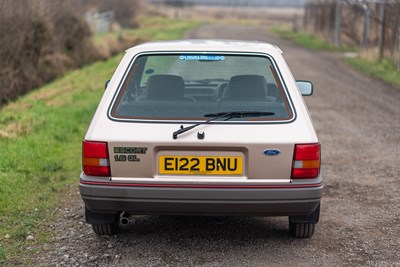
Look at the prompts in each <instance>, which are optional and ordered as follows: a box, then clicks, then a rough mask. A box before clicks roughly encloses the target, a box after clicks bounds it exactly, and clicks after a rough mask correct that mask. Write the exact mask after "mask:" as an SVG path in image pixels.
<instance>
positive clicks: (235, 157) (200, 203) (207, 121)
mask: <svg viewBox="0 0 400 267" xmlns="http://www.w3.org/2000/svg"><path fill="white" fill-rule="evenodd" d="M312 92H313V86H312V83H311V82H308V81H296V80H295V79H294V78H293V75H292V74H291V72H290V70H289V67H288V65H287V64H286V63H285V60H284V58H283V57H282V51H281V50H280V49H279V48H278V47H276V46H274V45H271V44H267V43H261V42H249V41H246V42H245V41H233V40H182V41H164V42H151V43H144V44H141V45H138V46H135V47H133V48H131V49H129V50H127V52H126V54H125V56H124V57H123V59H122V61H121V62H120V64H119V66H118V67H117V69H116V71H115V73H114V75H113V77H112V78H111V80H110V81H109V82H108V83H107V85H106V90H105V92H104V95H103V97H102V99H101V101H100V104H99V105H98V108H97V111H96V112H95V115H94V117H93V119H92V122H91V124H90V126H89V129H88V131H87V133H86V135H85V137H84V141H83V153H82V158H83V159H82V161H83V172H82V174H81V176H80V184H79V188H80V194H81V197H82V199H83V201H84V203H85V217H86V222H87V223H89V224H91V225H92V227H93V230H94V232H95V233H96V234H98V235H113V234H116V233H117V232H118V231H119V230H120V229H121V228H123V226H126V225H128V224H129V220H130V217H132V216H133V215H152V214H156V215H163V214H165V215H199V216H201V215H206V216H229V215H234V216H242V215H243V216H287V217H288V221H289V223H288V229H289V233H290V234H291V235H292V236H294V237H298V238H309V237H311V236H312V235H313V233H314V230H315V225H316V223H318V221H319V213H320V201H321V197H322V191H323V183H322V176H321V174H320V161H321V158H320V154H321V153H320V143H319V141H318V138H317V135H316V132H315V130H314V127H313V125H312V121H311V119H310V115H309V113H308V110H307V107H306V105H305V102H304V100H303V96H307V95H311V94H312Z"/></svg>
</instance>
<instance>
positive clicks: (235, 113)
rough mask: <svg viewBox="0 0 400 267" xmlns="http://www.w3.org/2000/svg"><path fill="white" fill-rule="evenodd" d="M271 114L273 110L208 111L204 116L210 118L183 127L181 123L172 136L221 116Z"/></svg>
mask: <svg viewBox="0 0 400 267" xmlns="http://www.w3.org/2000/svg"><path fill="white" fill-rule="evenodd" d="M273 115H275V113H274V112H264V111H228V112H218V113H208V114H204V117H206V118H211V119H208V120H206V121H202V122H199V123H196V124H193V125H190V126H187V127H183V125H181V128H180V129H179V130H177V131H175V132H173V133H172V138H174V139H177V138H178V135H180V134H181V133H184V132H187V131H189V130H191V129H193V128H195V127H197V126H199V125H202V124H207V123H209V122H211V121H214V120H218V119H221V118H225V120H226V121H227V120H230V119H233V118H245V117H259V116H273Z"/></svg>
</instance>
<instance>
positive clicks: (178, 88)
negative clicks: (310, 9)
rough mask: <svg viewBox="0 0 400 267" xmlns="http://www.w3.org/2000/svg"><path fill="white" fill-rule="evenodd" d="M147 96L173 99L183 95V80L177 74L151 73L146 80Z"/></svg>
mask: <svg viewBox="0 0 400 267" xmlns="http://www.w3.org/2000/svg"><path fill="white" fill-rule="evenodd" d="M146 87H147V97H148V98H150V99H160V98H161V99H164V98H165V99H174V98H179V97H183V94H184V90H185V82H184V81H183V79H182V77H180V76H177V75H167V74H159V75H152V76H150V77H149V79H148V80H147V84H146Z"/></svg>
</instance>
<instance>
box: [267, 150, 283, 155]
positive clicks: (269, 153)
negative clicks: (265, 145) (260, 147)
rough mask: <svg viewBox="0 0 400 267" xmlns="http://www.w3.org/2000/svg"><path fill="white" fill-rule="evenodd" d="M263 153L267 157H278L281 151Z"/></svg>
mask: <svg viewBox="0 0 400 267" xmlns="http://www.w3.org/2000/svg"><path fill="white" fill-rule="evenodd" d="M263 153H264V155H265V156H278V155H279V154H281V151H279V149H265V150H264V152H263Z"/></svg>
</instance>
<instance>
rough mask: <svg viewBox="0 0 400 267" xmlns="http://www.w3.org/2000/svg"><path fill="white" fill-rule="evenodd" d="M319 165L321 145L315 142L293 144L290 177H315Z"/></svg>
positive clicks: (317, 173)
mask: <svg viewBox="0 0 400 267" xmlns="http://www.w3.org/2000/svg"><path fill="white" fill-rule="evenodd" d="M320 165H321V147H320V144H319V143H316V144H301V145H295V149H294V157H293V168H292V179H309V178H316V177H318V175H319V170H320Z"/></svg>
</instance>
